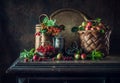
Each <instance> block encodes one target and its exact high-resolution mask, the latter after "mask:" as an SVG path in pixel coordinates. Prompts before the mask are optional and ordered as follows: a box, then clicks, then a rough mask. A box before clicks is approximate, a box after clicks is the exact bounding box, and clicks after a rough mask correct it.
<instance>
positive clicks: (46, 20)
mask: <svg viewBox="0 0 120 83" xmlns="http://www.w3.org/2000/svg"><path fill="white" fill-rule="evenodd" d="M55 22H56V20H51V19H49V18H48V17H45V18H44V19H43V21H42V23H43V24H45V25H46V26H55Z"/></svg>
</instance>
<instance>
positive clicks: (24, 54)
mask: <svg viewBox="0 0 120 83" xmlns="http://www.w3.org/2000/svg"><path fill="white" fill-rule="evenodd" d="M33 55H34V48H32V49H31V50H30V51H27V50H26V49H24V51H23V52H20V58H22V59H24V58H29V59H31V58H32V57H33Z"/></svg>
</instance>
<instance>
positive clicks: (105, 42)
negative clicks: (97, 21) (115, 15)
mask: <svg viewBox="0 0 120 83" xmlns="http://www.w3.org/2000/svg"><path fill="white" fill-rule="evenodd" d="M78 33H79V37H80V47H81V48H82V49H84V51H85V52H86V53H90V52H92V51H93V50H99V51H101V52H103V53H104V54H105V55H108V54H109V43H110V42H109V37H110V31H105V33H101V32H99V31H92V30H90V31H78Z"/></svg>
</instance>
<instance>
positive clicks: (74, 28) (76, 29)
mask: <svg viewBox="0 0 120 83" xmlns="http://www.w3.org/2000/svg"><path fill="white" fill-rule="evenodd" d="M78 30H79V29H78V27H73V28H72V29H71V31H72V32H77V31H78Z"/></svg>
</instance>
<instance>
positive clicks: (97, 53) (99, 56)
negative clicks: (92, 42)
mask: <svg viewBox="0 0 120 83" xmlns="http://www.w3.org/2000/svg"><path fill="white" fill-rule="evenodd" d="M103 55H104V54H103V53H102V52H100V51H96V50H93V51H92V53H91V59H92V60H100V59H102V57H103Z"/></svg>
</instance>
